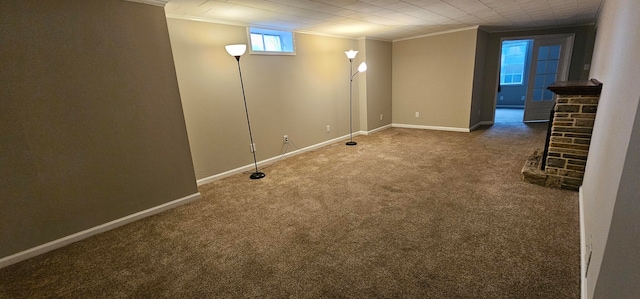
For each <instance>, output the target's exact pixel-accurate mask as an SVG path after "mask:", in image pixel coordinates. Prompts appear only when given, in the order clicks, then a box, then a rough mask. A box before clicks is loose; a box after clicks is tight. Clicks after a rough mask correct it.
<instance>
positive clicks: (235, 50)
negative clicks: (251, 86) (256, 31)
mask: <svg viewBox="0 0 640 299" xmlns="http://www.w3.org/2000/svg"><path fill="white" fill-rule="evenodd" d="M225 48H226V50H227V52H228V53H229V55H231V56H233V57H235V58H236V61H237V62H238V73H239V74H240V86H241V87H242V100H243V101H244V112H245V115H246V116H247V127H248V128H249V141H250V142H251V153H252V154H253V165H254V166H255V172H253V173H252V174H251V175H250V176H249V178H250V179H252V180H257V179H261V178H263V177H265V176H266V175H265V174H264V172H260V171H258V161H257V159H256V148H255V146H254V144H253V134H251V122H250V121H249V109H248V108H247V96H246V95H245V92H244V82H243V80H242V69H241V68H240V57H241V56H242V54H244V52H245V51H246V48H247V45H229V46H226V47H225Z"/></svg>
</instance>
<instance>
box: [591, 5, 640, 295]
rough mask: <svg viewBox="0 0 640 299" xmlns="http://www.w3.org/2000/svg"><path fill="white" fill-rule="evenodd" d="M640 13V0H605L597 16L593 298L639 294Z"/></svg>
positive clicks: (592, 216) (592, 217) (593, 73)
mask: <svg viewBox="0 0 640 299" xmlns="http://www.w3.org/2000/svg"><path fill="white" fill-rule="evenodd" d="M638 15H640V2H638V1H635V0H607V1H605V3H604V6H603V8H602V11H601V13H600V15H599V19H598V23H597V29H598V35H597V38H596V43H595V48H594V55H593V63H592V68H591V73H590V77H592V78H596V79H598V80H600V81H601V82H603V89H602V94H601V98H600V103H599V105H598V113H597V115H596V121H595V126H594V130H593V137H592V141H591V147H590V149H589V160H588V161H587V169H586V172H585V177H584V181H583V186H582V191H581V193H582V194H581V195H582V199H583V209H584V211H583V216H584V224H583V225H584V230H585V236H586V238H585V239H586V242H585V244H583V245H584V246H585V248H586V247H587V246H590V244H591V242H593V254H592V257H591V264H590V266H589V271H588V273H587V279H586V290H587V298H640V285H639V284H638V281H640V271H638V269H640V221H639V219H640V184H639V182H640V108H639V107H638V105H639V104H638V103H639V101H640V84H638V78H640V57H639V56H638V53H640V36H639V35H638V34H633V32H634V30H635V29H636V28H640V19H639V18H638V17H637V16H638ZM591 240H592V241H591ZM587 252H588V249H587ZM586 259H587V256H584V257H583V262H585V261H586Z"/></svg>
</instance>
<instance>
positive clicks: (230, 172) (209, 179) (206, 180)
mask: <svg viewBox="0 0 640 299" xmlns="http://www.w3.org/2000/svg"><path fill="white" fill-rule="evenodd" d="M388 128H391V125H386V126H382V127H379V128H375V129H373V130H371V131H358V132H353V136H359V135H370V134H373V133H377V132H380V131H382V130H386V129H388ZM349 138H350V135H344V136H341V137H338V138H334V139H331V140H327V141H324V142H320V143H317V144H314V145H311V146H307V147H305V148H301V149H297V150H295V151H292V152H288V153H285V154H284V155H279V156H276V157H272V158H269V159H266V160H262V161H258V166H264V165H265V164H269V163H271V162H275V161H277V160H279V159H281V158H288V157H292V156H295V155H299V154H302V153H304V152H306V151H310V150H314V149H318V148H321V147H323V146H327V145H329V144H333V143H336V142H339V141H342V140H347V139H349ZM254 167H255V165H253V164H249V165H245V166H241V167H238V168H235V169H231V170H228V171H225V172H222V173H219V174H214V175H212V176H208V177H206V178H202V179H199V180H197V181H196V183H197V184H198V186H201V185H204V184H208V183H211V182H213V181H217V180H219V179H222V178H225V177H228V176H232V175H235V174H239V173H243V172H245V171H251V170H252V169H254Z"/></svg>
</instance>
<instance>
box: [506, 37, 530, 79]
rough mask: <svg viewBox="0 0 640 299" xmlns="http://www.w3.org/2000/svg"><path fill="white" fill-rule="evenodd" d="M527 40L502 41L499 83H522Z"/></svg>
mask: <svg viewBox="0 0 640 299" xmlns="http://www.w3.org/2000/svg"><path fill="white" fill-rule="evenodd" d="M528 48H529V41H528V40H515V41H504V42H502V57H501V60H500V85H522V84H523V83H524V70H525V63H526V60H527V50H528Z"/></svg>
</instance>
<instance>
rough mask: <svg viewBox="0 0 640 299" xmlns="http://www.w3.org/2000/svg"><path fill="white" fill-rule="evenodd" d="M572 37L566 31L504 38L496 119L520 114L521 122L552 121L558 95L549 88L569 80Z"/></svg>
mask: <svg viewBox="0 0 640 299" xmlns="http://www.w3.org/2000/svg"><path fill="white" fill-rule="evenodd" d="M573 37H574V35H573V34H563V35H546V36H529V37H517V38H503V39H502V40H501V47H500V60H499V61H500V73H499V78H498V79H499V86H498V90H497V93H496V99H495V103H496V105H495V107H496V113H495V119H494V122H500V121H502V119H501V117H504V116H505V115H508V117H509V120H510V121H512V120H513V117H518V116H519V115H522V118H521V119H520V121H521V122H547V121H549V117H550V112H551V109H553V107H554V105H555V96H554V94H553V93H552V92H550V91H549V90H547V87H548V86H549V85H551V84H552V83H553V82H555V81H566V80H567V77H568V73H569V64H570V61H571V52H572V49H573ZM498 109H500V111H498ZM507 109H509V110H511V109H513V110H511V111H509V110H507Z"/></svg>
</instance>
